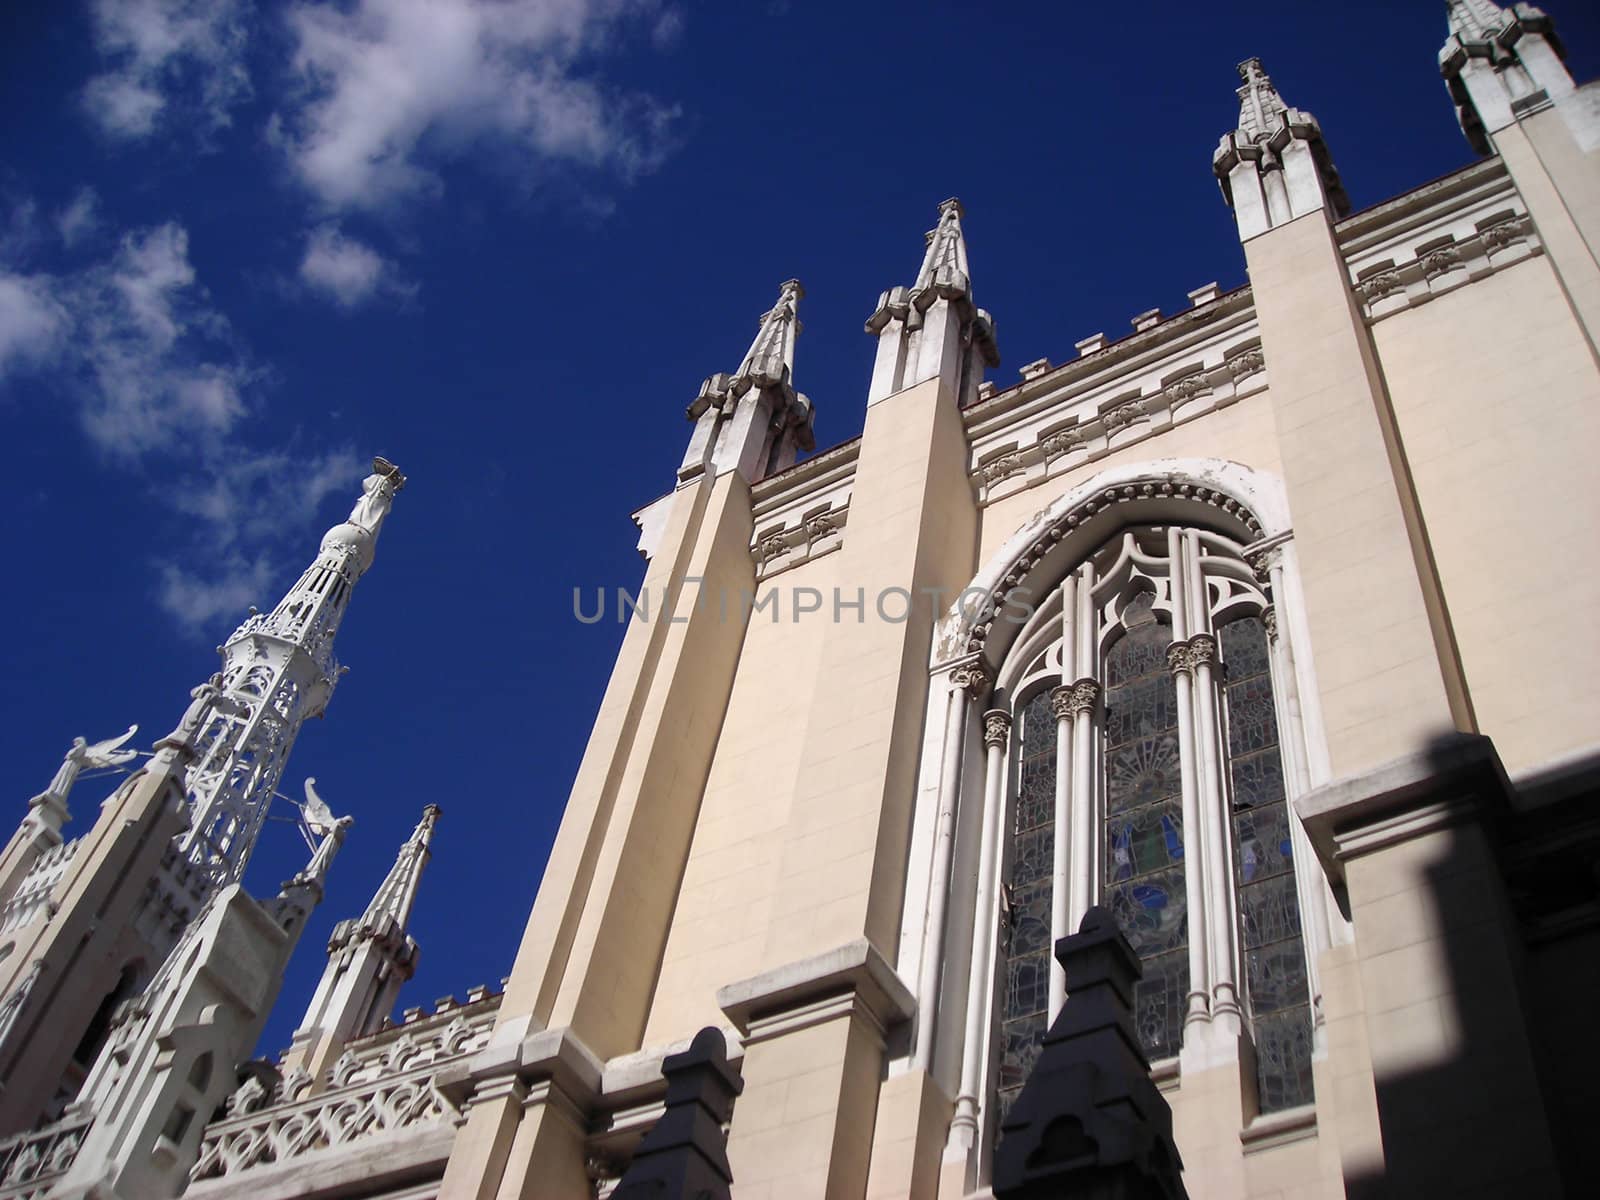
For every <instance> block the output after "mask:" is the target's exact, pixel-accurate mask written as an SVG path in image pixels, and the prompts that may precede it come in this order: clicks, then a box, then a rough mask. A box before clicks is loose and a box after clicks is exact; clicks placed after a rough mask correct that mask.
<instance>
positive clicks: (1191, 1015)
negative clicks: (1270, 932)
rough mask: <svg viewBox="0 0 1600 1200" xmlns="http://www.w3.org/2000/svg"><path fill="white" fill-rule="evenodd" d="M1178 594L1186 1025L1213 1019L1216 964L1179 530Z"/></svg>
mask: <svg viewBox="0 0 1600 1200" xmlns="http://www.w3.org/2000/svg"><path fill="white" fill-rule="evenodd" d="M1167 557H1168V561H1169V563H1170V566H1169V570H1170V571H1171V576H1170V587H1171V592H1172V645H1171V646H1170V647H1169V648H1168V650H1167V666H1168V667H1169V668H1170V669H1171V670H1172V674H1173V685H1174V691H1175V692H1176V693H1177V697H1178V763H1179V769H1180V773H1181V775H1182V779H1181V784H1182V788H1183V792H1182V795H1183V844H1184V871H1183V894H1184V902H1185V903H1186V904H1187V906H1188V910H1189V996H1188V1011H1187V1013H1185V1015H1184V1019H1183V1021H1184V1024H1185V1025H1189V1024H1192V1023H1193V1022H1196V1021H1208V1020H1210V1019H1211V964H1210V962H1209V961H1208V955H1207V947H1208V946H1209V944H1210V938H1209V937H1208V936H1207V926H1206V920H1205V911H1206V887H1205V872H1204V871H1203V870H1202V869H1201V864H1200V860H1201V859H1202V858H1204V853H1203V852H1202V853H1201V854H1199V855H1196V854H1195V853H1194V850H1195V849H1196V848H1197V847H1203V846H1204V844H1205V833H1204V830H1205V822H1204V820H1203V819H1202V817H1201V815H1200V789H1199V782H1198V781H1199V777H1200V766H1199V763H1198V762H1196V761H1195V760H1196V757H1197V754H1196V750H1195V729H1194V690H1193V689H1194V673H1193V671H1192V669H1191V667H1190V661H1189V647H1188V645H1187V641H1188V637H1189V595H1188V588H1187V587H1186V586H1185V579H1186V572H1185V570H1184V553H1183V539H1182V536H1181V535H1180V534H1179V532H1178V530H1176V529H1171V530H1169V531H1168V534H1167Z"/></svg>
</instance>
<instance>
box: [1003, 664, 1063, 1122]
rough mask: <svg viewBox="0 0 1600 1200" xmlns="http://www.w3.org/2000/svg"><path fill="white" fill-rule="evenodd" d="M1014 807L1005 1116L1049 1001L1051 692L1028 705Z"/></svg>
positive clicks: (1034, 1052)
mask: <svg viewBox="0 0 1600 1200" xmlns="http://www.w3.org/2000/svg"><path fill="white" fill-rule="evenodd" d="M1013 732H1014V735H1015V736H1017V737H1019V738H1020V739H1021V745H1020V748H1021V761H1020V764H1019V769H1018V774H1017V788H1016V799H1015V803H1014V804H1013V807H1012V813H1013V816H1012V822H1011V847H1010V849H1011V855H1010V861H1011V867H1010V870H1009V872H1008V874H1007V877H1006V898H1007V906H1006V926H1005V932H1004V934H1003V936H1004V941H1003V943H1002V946H1001V950H1002V953H1001V956H1000V960H1001V971H1002V975H1001V980H1000V1010H999V1013H1000V1078H999V1096H1000V1113H1001V1115H1002V1118H1003V1116H1004V1114H1005V1112H1006V1111H1007V1110H1008V1109H1010V1107H1011V1102H1012V1101H1013V1100H1015V1099H1016V1097H1017V1093H1018V1092H1020V1091H1021V1090H1022V1085H1023V1084H1024V1083H1025V1082H1026V1081H1027V1078H1028V1073H1029V1072H1030V1071H1032V1070H1033V1063H1034V1060H1035V1059H1037V1058H1038V1057H1039V1043H1040V1041H1041V1039H1043V1037H1044V1030H1045V1021H1046V1017H1047V1013H1048V1009H1049V1004H1050V961H1051V949H1052V947H1051V940H1050V876H1051V868H1052V865H1053V863H1054V857H1055V856H1054V847H1055V827H1056V822H1055V815H1056V723H1055V716H1054V714H1052V713H1051V711H1050V695H1049V693H1048V691H1044V692H1040V693H1039V694H1038V695H1037V696H1035V697H1034V698H1033V700H1031V701H1030V702H1029V703H1028V704H1026V705H1024V706H1023V709H1022V711H1021V713H1020V714H1019V719H1018V728H1017V729H1016V730H1014V731H1013Z"/></svg>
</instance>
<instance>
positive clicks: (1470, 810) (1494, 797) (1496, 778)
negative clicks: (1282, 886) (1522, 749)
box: [1294, 733, 1511, 881]
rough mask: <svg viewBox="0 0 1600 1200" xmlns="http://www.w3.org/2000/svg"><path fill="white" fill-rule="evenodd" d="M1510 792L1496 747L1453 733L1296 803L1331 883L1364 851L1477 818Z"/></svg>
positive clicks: (1326, 786)
mask: <svg viewBox="0 0 1600 1200" xmlns="http://www.w3.org/2000/svg"><path fill="white" fill-rule="evenodd" d="M1510 794H1511V784H1510V781H1509V780H1508V779H1507V778H1506V774H1505V768H1504V767H1502V766H1501V764H1500V756H1499V755H1498V754H1497V753H1496V752H1495V748H1494V743H1493V742H1492V741H1491V740H1490V739H1489V738H1487V737H1484V736H1482V735H1481V734H1468V733H1451V734H1447V735H1444V736H1441V737H1440V738H1439V739H1438V740H1437V741H1436V742H1435V743H1434V745H1432V746H1430V747H1429V748H1427V749H1425V750H1419V751H1416V752H1415V753H1412V754H1407V755H1404V756H1402V757H1400V758H1396V759H1391V760H1390V761H1389V762H1386V763H1383V764H1381V765H1379V766H1377V767H1375V768H1373V769H1372V770H1370V771H1364V772H1362V773H1361V774H1359V775H1351V776H1346V777H1345V778H1343V779H1336V780H1334V781H1333V782H1331V783H1325V784H1323V785H1322V786H1320V787H1316V788H1312V789H1311V790H1310V791H1309V792H1307V793H1306V794H1305V795H1303V796H1301V797H1299V798H1298V799H1297V800H1295V801H1294V809H1295V812H1296V813H1297V814H1299V817H1300V820H1301V822H1302V823H1303V824H1304V826H1305V830H1306V833H1307V835H1308V836H1309V837H1310V839H1311V845H1312V847H1313V848H1314V849H1315V850H1316V852H1317V857H1318V858H1319V859H1320V860H1321V861H1322V865H1323V867H1324V869H1325V870H1326V871H1327V872H1328V875H1329V877H1330V878H1332V879H1334V880H1336V881H1343V879H1344V864H1345V863H1346V862H1347V861H1348V860H1350V859H1352V858H1358V857H1360V856H1361V855H1364V854H1370V853H1372V852H1373V851H1375V850H1381V849H1383V848H1385V847H1387V846H1393V845H1396V844H1398V843H1400V842H1405V841H1409V840H1411V839H1412V838H1416V837H1420V836H1422V835H1423V834H1425V833H1430V832H1432V831H1434V830H1437V829H1442V828H1445V827H1447V826H1450V825H1456V824H1460V823H1462V822H1465V821H1470V820H1475V819H1478V818H1479V817H1481V815H1482V814H1483V812H1484V810H1485V806H1486V805H1487V804H1489V803H1492V802H1494V801H1503V800H1505V799H1506V798H1507V797H1509V795H1510Z"/></svg>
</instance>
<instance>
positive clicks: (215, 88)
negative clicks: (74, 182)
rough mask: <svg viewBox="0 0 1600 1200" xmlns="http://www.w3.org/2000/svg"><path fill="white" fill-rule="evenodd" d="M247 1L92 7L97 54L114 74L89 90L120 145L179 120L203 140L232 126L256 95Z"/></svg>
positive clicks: (177, 0) (89, 105) (101, 3)
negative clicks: (247, 57) (249, 62)
mask: <svg viewBox="0 0 1600 1200" xmlns="http://www.w3.org/2000/svg"><path fill="white" fill-rule="evenodd" d="M252 13H253V8H252V5H251V4H250V2H249V0H92V3H91V4H90V5H89V14H90V18H91V24H92V28H93V33H94V43H95V48H96V49H97V50H98V51H99V52H100V55H101V56H102V57H103V58H104V59H105V60H106V62H107V63H108V66H109V69H108V70H106V71H104V72H103V73H101V74H99V75H96V76H95V77H94V78H93V79H91V80H89V82H88V84H87V86H85V88H84V90H83V104H84V108H85V110H86V111H87V112H88V114H89V115H90V117H92V118H93V119H94V121H95V123H96V124H97V125H98V126H99V127H100V128H101V129H102V130H103V131H105V132H106V133H107V134H109V135H110V136H112V137H115V138H123V139H136V138H143V137H148V136H149V135H151V134H152V133H154V132H156V130H157V129H158V128H159V127H160V126H161V125H162V124H163V123H165V122H166V121H167V119H168V118H169V117H171V116H173V115H174V114H181V115H182V116H183V118H184V119H185V121H186V122H187V123H189V124H190V125H191V126H194V127H197V128H198V129H199V130H200V131H202V132H203V133H209V132H214V131H215V130H218V129H221V128H223V127H225V126H227V125H228V124H230V123H231V120H232V116H231V112H232V109H233V108H234V106H235V105H237V104H238V103H239V102H240V101H242V100H244V99H246V98H248V97H249V95H250V76H249V73H248V71H247V70H246V67H245V62H244V53H245V47H246V45H247V43H248V40H249V21H250V18H251V16H252Z"/></svg>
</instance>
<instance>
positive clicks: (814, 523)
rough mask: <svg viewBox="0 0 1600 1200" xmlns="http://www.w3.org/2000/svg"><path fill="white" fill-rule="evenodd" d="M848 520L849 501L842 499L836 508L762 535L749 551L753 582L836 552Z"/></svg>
mask: <svg viewBox="0 0 1600 1200" xmlns="http://www.w3.org/2000/svg"><path fill="white" fill-rule="evenodd" d="M849 518H850V508H849V498H848V497H845V502H844V503H843V504H840V505H839V506H838V507H835V508H831V509H829V510H827V511H826V512H820V513H813V514H812V515H811V516H808V517H804V518H802V519H800V520H798V521H797V522H796V523H795V524H794V525H791V526H787V527H784V528H780V529H772V530H769V531H768V532H766V533H763V534H762V535H761V536H760V537H758V538H757V539H756V540H755V542H754V544H753V545H752V546H751V548H750V556H751V557H752V558H753V559H755V563H756V576H757V578H763V579H764V578H766V577H767V576H768V575H773V574H776V573H777V572H779V571H786V570H788V569H789V568H790V567H797V566H799V565H800V564H801V563H803V562H808V561H810V560H811V559H813V558H817V557H818V556H820V555H822V554H826V553H828V552H829V551H831V550H837V549H838V548H839V547H840V546H841V545H843V544H844V527H845V524H846V523H847V522H848V520H849Z"/></svg>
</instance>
